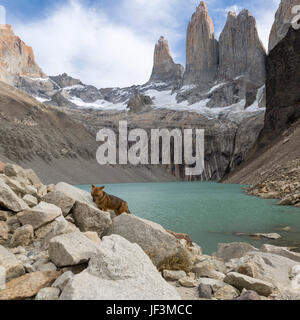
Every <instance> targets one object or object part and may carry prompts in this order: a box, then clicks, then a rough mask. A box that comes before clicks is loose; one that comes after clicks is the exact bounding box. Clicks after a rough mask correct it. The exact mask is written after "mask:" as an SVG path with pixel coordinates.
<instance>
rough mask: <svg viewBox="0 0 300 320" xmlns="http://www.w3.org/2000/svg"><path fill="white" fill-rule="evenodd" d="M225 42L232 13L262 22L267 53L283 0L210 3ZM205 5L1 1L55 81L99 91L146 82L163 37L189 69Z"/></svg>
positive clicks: (152, 0)
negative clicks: (195, 21)
mask: <svg viewBox="0 0 300 320" xmlns="http://www.w3.org/2000/svg"><path fill="white" fill-rule="evenodd" d="M206 2H207V6H208V10H209V14H210V16H211V17H212V18H213V21H214V25H215V33H216V36H217V37H218V36H219V34H220V32H221V31H222V28H223V27H224V24H225V21H226V15H227V12H228V11H229V10H231V11H237V12H238V11H239V10H241V9H243V8H246V9H248V10H250V11H251V13H252V14H253V15H254V16H255V17H256V19H257V24H258V30H259V34H260V37H261V39H262V41H263V43H264V44H265V46H266V47H267V43H268V36H269V32H270V28H271V25H272V23H273V21H274V14H275V12H276V10H277V8H278V5H279V2H280V0H263V1H262V0H247V1H246V0H207V1H206ZM199 3H200V0H113V1H111V0H51V1H49V0H3V1H2V0H0V5H2V6H4V7H5V8H6V21H7V23H9V24H12V25H13V28H14V31H15V33H16V34H17V35H19V36H20V37H21V38H22V40H23V41H25V42H26V43H27V44H28V45H30V46H32V47H33V48H34V52H35V55H36V60H37V62H38V64H39V65H40V66H41V67H42V68H43V70H44V71H45V72H46V73H47V74H49V75H56V74H61V73H63V72H67V73H68V74H70V75H72V76H73V77H75V78H80V79H81V80H82V81H83V82H85V83H87V84H93V85H95V86H97V87H116V86H120V87H124V86H130V85H133V84H142V83H145V82H146V81H147V80H148V79H149V77H150V74H151V70H152V61H153V50H154V45H155V42H156V41H157V40H158V38H159V37H160V36H161V35H164V36H165V37H166V38H167V39H168V40H169V44H170V47H171V51H172V54H173V56H174V59H175V61H176V62H177V63H181V64H183V65H185V35H186V28H187V25H188V22H189V19H190V17H191V15H192V13H193V12H194V11H195V8H196V6H197V5H198V4H199Z"/></svg>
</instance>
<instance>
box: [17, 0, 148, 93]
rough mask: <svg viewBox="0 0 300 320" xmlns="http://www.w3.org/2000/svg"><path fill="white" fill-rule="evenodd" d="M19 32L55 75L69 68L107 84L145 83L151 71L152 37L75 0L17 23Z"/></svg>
mask: <svg viewBox="0 0 300 320" xmlns="http://www.w3.org/2000/svg"><path fill="white" fill-rule="evenodd" d="M15 32H16V33H17V34H18V35H19V36H20V37H21V38H22V39H23V40H24V41H25V42H26V43H27V44H28V45H31V46H32V47H33V48H34V51H35V54H36V60H37V62H38V63H39V65H40V66H41V67H42V68H43V69H44V71H45V72H46V73H47V74H50V75H56V74H59V73H63V72H67V73H68V74H70V75H72V76H74V77H78V78H80V79H81V80H82V81H83V82H85V83H87V84H94V85H96V86H98V87H108V86H127V85H132V84H139V83H144V82H146V81H147V80H148V78H149V77H150V74H151V69H152V60H153V47H154V44H153V43H152V42H151V41H148V40H147V39H144V38H142V37H141V36H140V35H137V34H135V33H134V32H133V31H132V29H130V28H128V27H126V26H122V25H118V24H115V23H111V22H110V20H109V19H108V17H107V15H106V14H105V13H104V12H103V11H101V10H96V9H95V8H88V7H85V6H83V5H82V4H81V3H79V2H78V1H75V0H74V1H70V2H69V4H68V5H66V6H63V7H57V8H56V9H55V10H54V11H52V12H50V13H49V15H48V17H47V18H46V20H41V21H34V22H32V23H26V24H17V25H16V26H15Z"/></svg>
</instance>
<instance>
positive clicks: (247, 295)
mask: <svg viewBox="0 0 300 320" xmlns="http://www.w3.org/2000/svg"><path fill="white" fill-rule="evenodd" d="M235 300H261V297H260V296H259V295H258V294H257V293H256V292H255V291H251V290H247V291H245V292H244V293H242V294H241V295H240V296H239V297H238V298H236V299H235Z"/></svg>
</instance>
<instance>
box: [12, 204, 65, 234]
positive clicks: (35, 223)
mask: <svg viewBox="0 0 300 320" xmlns="http://www.w3.org/2000/svg"><path fill="white" fill-rule="evenodd" d="M61 215H62V211H61V209H60V208H58V207H57V206H55V205H53V204H49V203H45V202H41V203H39V204H38V205H37V206H35V207H33V208H32V209H27V210H24V211H22V212H19V213H18V219H19V221H20V222H21V224H22V225H26V224H29V225H31V226H32V227H33V229H34V230H36V229H38V228H40V227H42V226H44V225H46V224H47V223H49V222H51V221H53V220H55V219H56V218H57V217H59V216H61Z"/></svg>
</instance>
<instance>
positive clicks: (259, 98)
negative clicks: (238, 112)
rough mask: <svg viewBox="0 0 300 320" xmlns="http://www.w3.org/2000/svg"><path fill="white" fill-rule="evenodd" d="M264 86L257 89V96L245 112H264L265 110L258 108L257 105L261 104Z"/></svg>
mask: <svg viewBox="0 0 300 320" xmlns="http://www.w3.org/2000/svg"><path fill="white" fill-rule="evenodd" d="M265 87H266V86H265V85H264V86H262V87H261V88H259V89H258V91H257V94H256V100H255V101H254V103H253V104H252V105H251V106H250V107H248V108H247V109H246V110H245V111H247V112H257V111H260V110H265V108H260V107H259V105H260V104H261V102H262V100H263V98H264V89H265Z"/></svg>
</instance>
